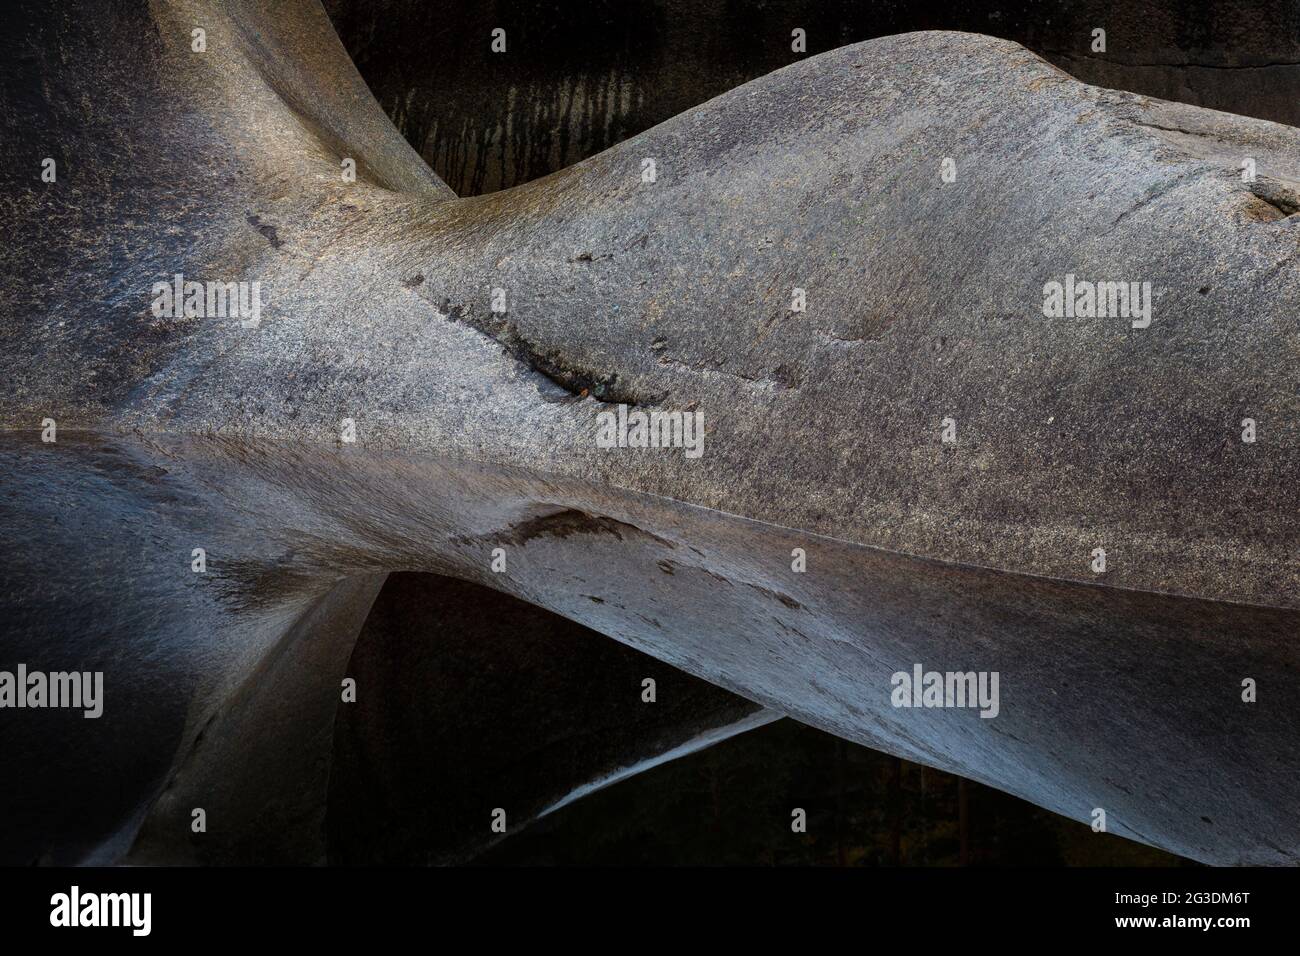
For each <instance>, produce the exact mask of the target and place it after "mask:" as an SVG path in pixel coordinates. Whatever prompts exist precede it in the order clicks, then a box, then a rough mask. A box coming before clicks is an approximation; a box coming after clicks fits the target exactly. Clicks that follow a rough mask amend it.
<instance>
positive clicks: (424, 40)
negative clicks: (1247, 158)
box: [325, 0, 1300, 195]
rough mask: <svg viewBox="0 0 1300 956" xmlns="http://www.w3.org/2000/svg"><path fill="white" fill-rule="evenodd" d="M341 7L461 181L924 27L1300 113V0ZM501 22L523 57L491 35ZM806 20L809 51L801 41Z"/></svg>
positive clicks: (1200, 97) (575, 155)
mask: <svg viewBox="0 0 1300 956" xmlns="http://www.w3.org/2000/svg"><path fill="white" fill-rule="evenodd" d="M325 6H326V8H327V10H328V11H329V13H330V15H331V17H332V18H333V21H334V23H335V25H336V26H337V27H338V29H339V33H340V36H341V38H342V40H343V42H344V45H345V46H346V47H347V49H348V51H349V52H350V53H351V54H352V56H353V58H354V59H355V60H356V63H357V66H358V68H359V69H360V71H361V73H362V75H363V76H364V77H365V79H366V81H367V83H368V84H369V85H370V88H371V89H372V90H373V91H374V92H375V95H376V97H377V98H378V99H379V101H380V103H381V104H382V106H383V107H384V109H385V111H386V112H387V113H388V115H389V116H391V117H392V118H393V119H394V121H395V122H396V124H397V126H398V128H399V129H400V130H401V131H402V133H403V134H404V135H405V136H406V138H407V140H408V141H409V142H410V143H411V144H412V145H413V146H415V148H416V149H417V150H418V151H420V152H421V153H422V155H423V156H424V158H425V159H426V160H427V161H428V162H429V163H430V165H432V166H433V168H434V170H435V171H436V172H437V173H438V174H439V175H440V176H442V177H443V179H444V180H445V181H446V182H447V183H448V184H449V185H450V186H451V187H452V188H453V189H455V190H456V192H457V193H459V194H460V195H473V194H478V193H482V192H492V191H494V190H497V189H502V188H506V187H509V186H513V185H516V184H518V183H521V182H526V181H528V180H529V179H535V178H537V177H538V176H542V175H545V174H547V173H549V172H553V171H555V170H557V169H561V168H563V167H564V166H566V165H568V164H570V163H573V162H575V161H577V160H579V159H582V158H584V157H586V156H591V155H594V154H595V153H598V152H600V151H601V150H603V149H606V148H607V147H609V146H611V145H613V144H614V143H617V142H619V141H621V140H623V139H626V138H627V137H629V136H632V135H635V134H636V133H639V132H641V131H642V130H646V129H649V128H650V127H651V126H654V125H656V124H658V123H661V122H663V121H664V120H667V119H669V118H671V117H672V116H675V115H677V114H678V113H681V112H682V111H684V110H686V109H689V108H690V107H691V106H694V105H696V104H697V103H702V102H704V101H705V100H707V99H710V98H711V97H714V96H717V95H719V94H721V93H724V92H726V91H727V90H729V89H732V88H733V87H735V86H738V85H740V84H741V83H744V82H746V81H747V80H751V79H754V78H755V77H759V76H762V75H764V74H766V73H770V72H771V71H773V70H777V69H780V68H781V67H783V66H787V65H789V64H790V63H793V62H795V61H796V60H799V59H803V58H805V57H806V56H811V55H814V54H817V53H821V52H824V51H826V50H829V49H832V48H834V47H837V46H842V45H844V44H847V43H854V42H857V41H860V40H867V39H871V38H873V37H879V36H887V35H890V34H894V33H906V32H909V31H913V30H940V29H942V30H964V31H968V32H972V33H984V34H990V35H993V36H998V37H1004V38H1006V39H1010V40H1015V41H1016V42H1018V43H1022V44H1024V45H1025V46H1027V47H1029V48H1030V49H1031V50H1034V51H1035V52H1037V53H1039V54H1040V55H1042V56H1044V57H1045V58H1046V59H1048V60H1049V61H1051V62H1052V63H1054V64H1056V65H1057V66H1059V67H1061V68H1062V69H1064V70H1066V71H1067V72H1069V73H1071V74H1073V75H1074V76H1076V77H1078V78H1079V79H1081V80H1083V81H1084V82H1086V83H1092V84H1094V85H1097V86H1104V87H1110V88H1115V89H1123V90H1130V91H1132V92H1136V93H1143V94H1146V95H1149V96H1158V97H1161V98H1163V99H1171V100H1179V101H1182V102H1187V103H1192V104H1195V105H1198V106H1207V107H1210V108H1213V109H1219V110H1225V111H1228V112H1233V113H1240V114H1243V115H1246V116H1258V117H1261V118H1263V119H1271V120H1274V121H1276V122H1282V123H1287V124H1289V125H1293V126H1296V125H1300V5H1297V4H1295V3H1291V2H1288V0H1263V2H1259V3H1251V4H1248V5H1240V4H1234V3H1230V2H1217V3H1215V2H1198V3H1190V2H1187V0H1134V2H1131V3H1112V2H1109V0H1010V2H1002V0H998V2H994V0H969V2H962V3H954V2H953V0H920V2H909V3H885V2H880V0H876V2H865V0H864V2H856V0H855V2H842V0H784V2H769V3H760V2H749V3H746V2H734V0H619V2H609V0H547V2H541V3H537V2H527V3H525V2H516V0H496V2H490V3H484V2H481V0H450V2H445V3H436V4H431V3H427V2H425V0H325ZM497 27H500V28H502V29H505V30H506V35H507V41H508V42H507V52H506V53H505V54H499V53H493V52H492V51H491V49H490V46H489V41H490V36H491V32H492V30H493V29H494V28H497ZM795 27H798V28H801V29H804V30H805V31H806V35H807V53H806V54H800V53H795V52H793V51H792V50H791V48H790V47H791V30H792V29H793V28H795ZM1097 28H1103V29H1105V30H1106V51H1105V52H1104V53H1094V52H1093V51H1092V44H1093V35H1092V31H1093V30H1094V29H1097Z"/></svg>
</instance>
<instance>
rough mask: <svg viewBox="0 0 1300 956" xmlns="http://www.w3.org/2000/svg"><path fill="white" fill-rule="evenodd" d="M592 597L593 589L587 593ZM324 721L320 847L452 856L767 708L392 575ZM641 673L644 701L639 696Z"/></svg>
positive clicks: (490, 593)
mask: <svg viewBox="0 0 1300 956" xmlns="http://www.w3.org/2000/svg"><path fill="white" fill-rule="evenodd" d="M587 600H588V601H590V602H591V603H593V604H595V603H597V602H599V601H600V600H601V599H600V598H598V597H596V596H594V595H592V596H589V597H588V598H587ZM347 673H348V675H349V676H351V677H352V678H354V679H355V680H356V681H357V684H358V686H359V687H361V688H364V689H365V692H364V694H362V695H361V696H360V697H359V698H358V700H357V702H356V704H355V705H354V706H348V707H342V708H340V710H339V714H338V718H337V720H336V724H335V735H334V753H333V762H332V770H331V774H330V788H329V790H330V792H329V826H328V829H329V844H330V846H329V852H330V858H331V860H333V861H335V862H341V863H383V862H387V863H393V862H399V861H400V862H413V863H416V862H418V863H428V862H435V863H437V862H442V863H445V862H452V861H456V860H460V859H464V858H467V857H469V856H471V855H473V854H474V853H475V852H478V851H480V850H482V849H483V848H484V847H485V846H486V845H488V844H489V843H491V842H494V841H495V840H497V839H500V837H499V836H498V835H496V834H494V833H492V832H491V831H490V830H489V829H488V827H487V822H488V820H489V816H490V813H491V811H492V809H493V808H495V807H502V808H503V809H506V808H508V816H507V821H508V825H509V832H510V833H511V834H514V833H517V832H519V831H520V830H521V829H522V828H523V827H524V825H525V824H527V823H528V822H529V821H530V820H531V819H532V818H534V817H535V816H537V815H538V814H539V813H544V812H546V811H547V809H548V808H550V807H554V806H557V805H560V804H563V803H566V802H568V801H569V799H570V798H571V797H573V796H576V795H578V794H582V793H586V792H591V791H592V790H593V789H595V788H598V787H599V786H602V785H607V784H609V783H611V782H613V781H615V780H618V779H621V778H622V777H623V776H625V775H629V774H633V773H636V772H637V771H638V768H640V767H643V766H646V765H649V764H651V763H654V762H657V761H658V760H660V759H663V758H664V757H665V756H668V755H680V754H685V753H690V752H693V751H694V750H697V749H700V748H702V747H705V746H708V745H709V744H711V743H713V742H715V741H717V740H721V739H724V738H725V737H727V736H729V735H731V734H735V733H739V732H742V731H744V730H748V729H750V728H753V727H757V726H761V725H762V724H764V723H766V722H770V721H772V720H775V719H776V718H777V716H778V715H776V714H773V713H771V712H769V711H764V710H762V709H761V708H760V707H758V705H756V704H752V703H750V702H749V701H747V700H745V699H743V698H741V697H737V696H735V695H733V694H729V693H727V692H726V691H724V690H722V689H720V688H718V687H715V686H713V685H712V684H708V683H706V682H704V681H701V680H698V679H697V678H694V677H691V676H689V675H687V674H684V673H682V672H681V671H679V670H677V669H676V668H673V667H670V666H668V665H666V664H663V663H661V662H659V661H657V660H655V659H654V658H653V657H648V656H646V655H644V654H641V653H638V652H637V651H634V650H632V649H631V648H629V647H624V646H623V645H621V644H618V643H616V642H614V641H611V640H609V639H608V638H606V637H605V636H604V635H603V634H598V633H596V632H595V631H591V630H588V629H587V628H585V627H583V626H582V625H580V624H575V623H574V622H573V621H570V620H567V619H565V618H563V617H560V616H558V615H556V614H553V613H551V612H549V611H545V610H543V609H541V608H539V607H535V606H534V605H531V604H527V603H525V602H523V601H520V600H517V599H515V598H511V597H507V596H505V595H503V594H501V593H499V592H497V591H494V590H492V589H490V588H485V587H482V586H480V585H476V584H471V583H469V582H466V581H457V580H454V579H452V578H446V577H442V576H440V575H432V574H394V575H392V576H391V577H389V579H388V583H387V584H386V585H385V586H384V589H383V591H382V592H381V593H380V595H379V597H378V598H377V599H376V601H375V605H374V608H373V609H372V611H371V613H370V617H369V618H368V619H367V620H366V623H365V626H364V627H363V628H362V629H361V632H360V634H358V635H357V639H356V648H355V650H353V652H352V659H351V661H350V662H349V664H348V670H347ZM647 678H649V679H652V680H653V681H654V682H655V685H654V688H653V690H654V700H653V701H646V700H643V699H642V695H643V693H645V689H644V688H643V685H642V681H643V680H645V679H647Z"/></svg>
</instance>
